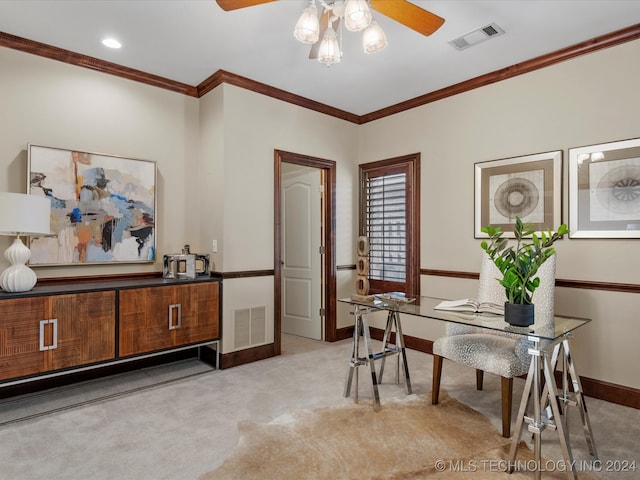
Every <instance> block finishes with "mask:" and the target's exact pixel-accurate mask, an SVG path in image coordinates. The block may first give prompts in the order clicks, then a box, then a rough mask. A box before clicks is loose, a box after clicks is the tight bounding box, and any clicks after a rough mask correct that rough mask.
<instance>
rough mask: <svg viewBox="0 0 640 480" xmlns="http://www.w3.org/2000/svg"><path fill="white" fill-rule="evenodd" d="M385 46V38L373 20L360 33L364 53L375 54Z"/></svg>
mask: <svg viewBox="0 0 640 480" xmlns="http://www.w3.org/2000/svg"><path fill="white" fill-rule="evenodd" d="M386 46H387V36H386V35H385V34H384V31H383V30H382V28H381V27H380V25H378V22H376V21H375V20H372V21H371V24H370V25H369V26H368V27H367V29H366V30H365V31H364V32H363V33H362V47H363V48H364V53H376V52H379V51H380V50H382V49H384V48H385V47H386Z"/></svg>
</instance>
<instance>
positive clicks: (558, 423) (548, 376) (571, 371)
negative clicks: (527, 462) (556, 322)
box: [509, 335, 598, 480]
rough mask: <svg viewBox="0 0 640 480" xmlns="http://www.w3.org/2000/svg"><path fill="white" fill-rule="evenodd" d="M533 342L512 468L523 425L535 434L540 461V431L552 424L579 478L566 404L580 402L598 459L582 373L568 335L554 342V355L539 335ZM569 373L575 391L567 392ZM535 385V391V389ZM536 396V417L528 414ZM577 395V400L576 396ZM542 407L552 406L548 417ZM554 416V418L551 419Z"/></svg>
mask: <svg viewBox="0 0 640 480" xmlns="http://www.w3.org/2000/svg"><path fill="white" fill-rule="evenodd" d="M529 340H531V341H532V342H533V346H532V347H531V348H530V349H529V354H530V355H531V365H530V366H529V373H528V374H527V379H526V381H525V386H524V391H523V392H522V401H521V402H520V410H519V412H518V419H517V422H516V430H515V431H516V434H515V435H514V436H513V440H512V441H511V449H510V451H509V471H510V472H513V470H514V466H515V460H516V455H517V453H518V443H519V442H520V437H521V436H522V427H523V424H524V423H525V422H526V423H527V424H528V428H527V429H528V430H529V431H530V432H531V433H532V434H533V440H534V445H533V452H534V459H535V461H536V465H538V466H540V465H541V451H540V447H541V438H540V437H541V434H542V431H543V430H544V429H545V428H551V429H552V430H556V431H557V432H558V437H559V440H560V447H561V448H562V454H563V457H564V461H565V466H566V469H567V473H569V475H570V477H571V478H572V479H573V480H577V479H578V474H577V472H576V470H575V468H574V465H575V464H574V461H573V454H572V453H571V445H570V443H569V432H568V430H567V428H566V427H567V419H566V414H567V412H566V408H567V407H568V406H570V405H578V406H579V407H580V416H581V417H582V425H583V428H584V433H585V438H586V440H587V447H588V448H589V453H590V454H591V455H593V457H594V459H595V460H597V459H598V455H597V452H596V447H595V443H594V441H593V432H592V430H591V423H590V421H589V416H588V414H587V408H586V405H585V402H584V396H583V393H582V385H581V383H580V377H578V375H577V372H576V368H575V365H574V363H573V359H572V358H571V353H570V351H569V335H567V336H565V337H563V338H562V339H561V340H560V341H559V342H558V343H556V344H555V345H554V348H553V353H552V355H551V358H549V355H548V353H547V352H545V350H544V348H541V347H540V339H539V338H537V337H529ZM560 353H561V354H562V361H563V366H564V371H563V373H562V375H563V381H562V384H563V385H562V390H563V391H562V395H559V394H558V391H557V386H556V379H555V376H554V371H555V367H556V363H557V361H558V355H559V354H560ZM541 371H542V375H543V376H544V380H545V386H544V389H543V390H542V394H540V383H541V375H540V373H541ZM567 375H569V376H570V377H571V380H572V386H573V393H572V394H570V393H569V392H568V384H567ZM532 388H533V391H532ZM532 396H533V417H529V416H526V411H527V406H528V404H529V400H530V399H531V397H532ZM573 398H575V400H573ZM558 400H560V402H561V403H562V404H563V405H564V407H565V408H564V411H563V412H561V411H560V407H559V405H558ZM543 410H550V412H551V415H547V416H546V418H545V416H544V415H543ZM552 419H553V420H552ZM541 475H542V472H541V471H540V468H538V469H536V471H535V479H536V480H540V478H541Z"/></svg>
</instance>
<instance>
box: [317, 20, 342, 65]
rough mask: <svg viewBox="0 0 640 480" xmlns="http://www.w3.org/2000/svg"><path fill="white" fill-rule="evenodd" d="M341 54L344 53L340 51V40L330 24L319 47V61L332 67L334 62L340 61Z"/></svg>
mask: <svg viewBox="0 0 640 480" xmlns="http://www.w3.org/2000/svg"><path fill="white" fill-rule="evenodd" d="M341 56H342V53H341V52H340V43H339V42H338V36H337V35H336V31H335V30H334V29H333V27H331V26H329V27H327V29H326V30H325V32H324V36H323V37H322V42H321V43H320V48H319V49H318V61H319V62H320V63H323V64H325V65H327V66H329V67H330V66H331V65H333V64H334V63H338V62H339V61H340V57H341Z"/></svg>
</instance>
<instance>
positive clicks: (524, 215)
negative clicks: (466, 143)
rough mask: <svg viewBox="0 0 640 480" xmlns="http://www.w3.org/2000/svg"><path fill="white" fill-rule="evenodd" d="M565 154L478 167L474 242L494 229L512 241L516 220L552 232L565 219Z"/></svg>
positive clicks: (560, 152) (533, 157) (511, 160)
mask: <svg viewBox="0 0 640 480" xmlns="http://www.w3.org/2000/svg"><path fill="white" fill-rule="evenodd" d="M561 191H562V151H561V150H556V151H553V152H546V153H537V154H532V155H525V156H522V157H513V158H505V159H502V160H492V161H488V162H479V163H476V164H475V221H474V225H475V228H474V236H475V238H486V237H487V235H486V234H485V233H483V232H481V228H482V227H486V226H488V225H493V226H494V227H500V228H502V230H503V231H504V232H505V234H504V236H505V237H507V238H513V237H514V234H513V229H514V225H515V221H516V217H520V219H521V220H522V221H523V222H529V223H531V224H532V225H533V227H534V228H535V230H536V231H543V230H544V231H546V230H553V229H554V228H556V226H557V225H559V224H560V219H561V215H562V205H561V198H562V194H561Z"/></svg>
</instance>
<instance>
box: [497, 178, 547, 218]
mask: <svg viewBox="0 0 640 480" xmlns="http://www.w3.org/2000/svg"><path fill="white" fill-rule="evenodd" d="M539 201H540V194H539V193H538V189H537V188H536V186H535V185H534V184H533V182H531V181H529V180H527V179H526V178H520V177H516V178H510V179H508V180H507V181H505V182H504V183H502V184H501V185H500V186H499V187H498V189H497V190H496V193H495V195H494V198H493V204H494V206H495V208H496V210H498V212H500V213H501V214H502V215H504V216H505V217H507V218H514V217H515V216H518V217H521V218H522V217H526V216H527V215H529V214H531V213H533V211H534V210H535V208H536V207H537V206H538V202H539Z"/></svg>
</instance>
